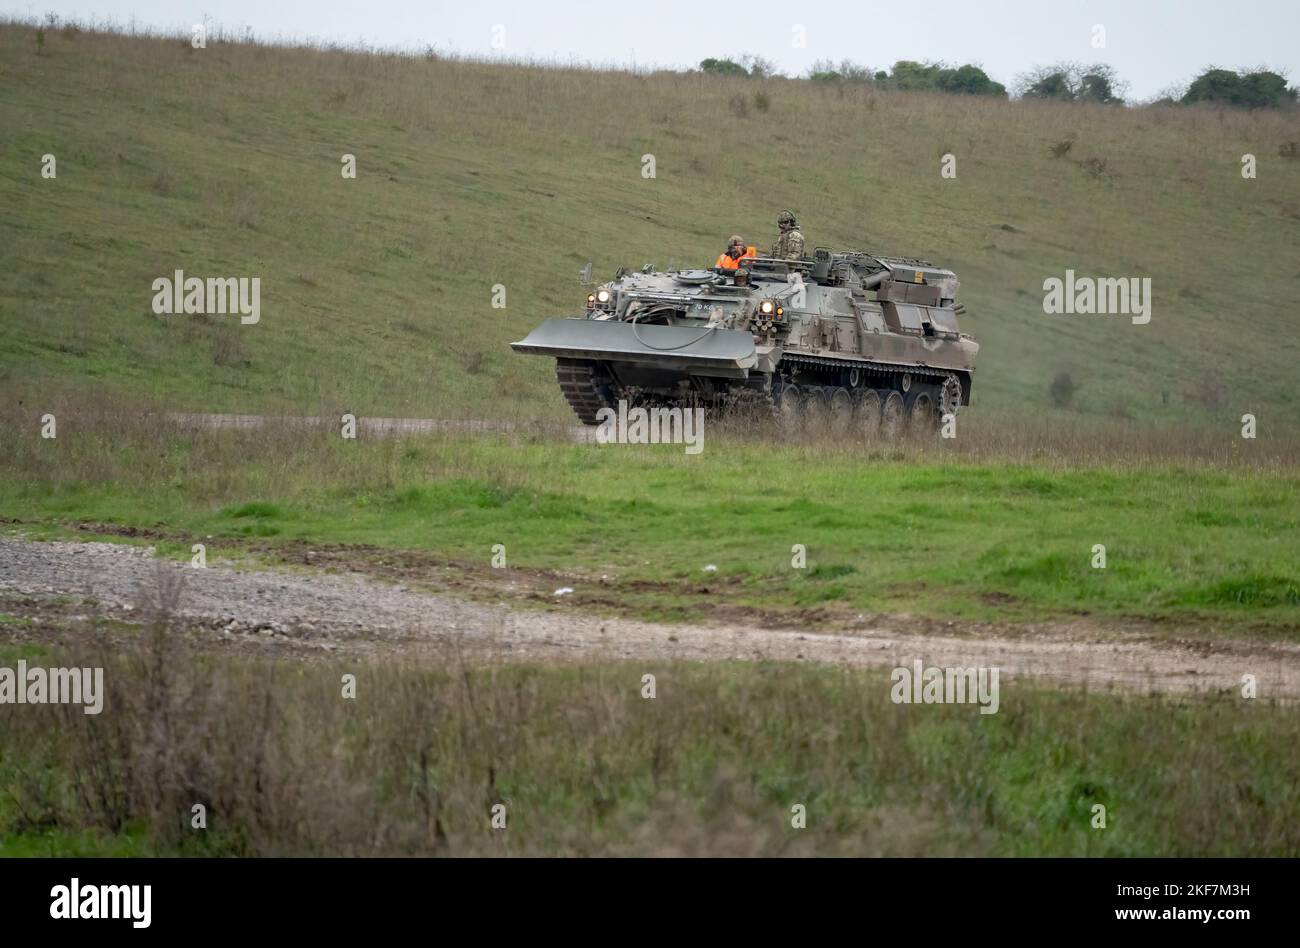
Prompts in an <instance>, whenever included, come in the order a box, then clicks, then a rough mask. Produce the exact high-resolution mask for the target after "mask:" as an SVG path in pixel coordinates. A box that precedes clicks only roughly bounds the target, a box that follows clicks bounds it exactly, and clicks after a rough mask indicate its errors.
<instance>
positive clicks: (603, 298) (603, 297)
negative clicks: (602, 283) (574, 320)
mask: <svg viewBox="0 0 1300 948" xmlns="http://www.w3.org/2000/svg"><path fill="white" fill-rule="evenodd" d="M596 302H597V303H608V302H609V290H597V291H596Z"/></svg>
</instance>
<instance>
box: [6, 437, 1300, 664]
mask: <svg viewBox="0 0 1300 948" xmlns="http://www.w3.org/2000/svg"><path fill="white" fill-rule="evenodd" d="M69 424H70V426H69V428H68V432H67V433H66V434H64V435H60V437H59V438H57V439H55V440H51V441H42V440H40V439H39V438H36V437H34V435H33V434H31V433H24V434H10V435H0V447H3V448H4V449H5V450H6V453H7V455H8V456H9V458H10V459H11V476H10V477H9V478H7V479H6V481H5V482H3V483H2V484H0V512H3V513H4V514H5V515H7V516H8V517H11V518H14V519H16V520H17V521H19V523H18V524H16V525H13V526H11V527H10V529H21V530H23V531H25V532H29V533H31V532H33V531H35V532H38V533H46V534H60V533H62V532H65V531H66V529H67V528H68V527H76V526H78V525H81V527H82V528H83V531H88V532H91V533H102V534H108V535H112V534H114V533H120V532H122V531H120V530H115V529H114V528H113V526H111V525H117V526H119V527H122V526H124V527H129V528H136V529H142V530H143V533H142V536H143V538H145V539H148V540H150V541H152V542H156V543H159V544H160V545H161V547H162V549H164V550H165V551H168V552H171V553H173V554H175V555H181V556H185V557H188V555H189V554H188V551H189V548H190V545H191V544H192V543H194V542H199V541H202V542H204V543H206V544H208V546H209V550H210V555H243V554H246V553H254V554H257V555H269V556H270V557H271V558H272V559H273V560H274V559H278V558H280V557H281V556H284V557H286V558H288V559H289V560H290V561H291V562H292V561H295V559H296V557H295V556H294V554H295V553H300V552H301V550H302V549H303V548H304V547H314V548H321V547H331V546H334V547H340V548H341V549H343V551H344V552H346V551H347V549H348V548H352V549H353V550H354V553H355V555H354V556H353V557H352V559H353V560H354V565H358V566H365V565H367V562H368V561H372V560H382V559H384V557H383V556H382V555H379V556H376V555H370V554H368V553H367V551H366V548H369V547H377V548H379V549H381V550H401V551H408V552H410V553H411V554H412V555H413V558H412V559H411V560H410V570H409V574H408V576H407V577H406V578H408V579H411V580H414V581H416V582H421V581H424V582H429V583H431V584H433V585H435V586H436V585H437V584H439V583H441V582H443V581H445V580H446V572H445V570H444V567H445V566H447V565H451V566H452V567H453V568H454V569H455V570H457V571H458V572H459V573H460V574H461V575H462V576H464V577H465V578H470V577H475V576H477V577H478V578H479V579H485V578H487V579H489V580H491V581H493V582H495V581H496V580H499V579H500V578H502V576H503V574H500V573H498V572H497V571H495V570H492V569H491V567H490V562H491V559H492V548H493V546H494V545H496V544H501V545H503V546H504V547H505V552H506V558H507V565H508V566H509V567H510V568H511V569H512V570H514V571H516V573H514V574H511V575H512V577H514V578H516V579H518V578H520V577H523V578H527V577H531V578H532V579H533V580H534V581H535V585H536V586H537V588H538V589H539V590H540V591H541V592H542V593H543V594H544V595H549V593H550V592H552V591H553V590H554V589H555V588H556V586H559V585H570V586H572V587H574V589H575V592H574V594H573V596H572V599H571V600H568V601H569V602H572V603H573V604H577V605H583V604H588V605H592V606H595V607H598V608H617V609H619V610H623V611H631V612H633V613H636V614H640V615H646V616H650V617H654V618H665V619H668V618H671V619H688V620H690V619H695V618H699V617H700V616H701V615H702V614H703V613H701V611H700V610H702V609H727V608H730V607H736V606H739V607H744V608H747V609H751V610H761V611H763V612H764V613H767V614H771V613H784V614H786V616H787V618H789V619H790V620H792V621H793V620H797V621H800V622H818V621H824V620H833V619H835V618H837V617H838V618H844V617H846V616H847V617H852V616H854V615H858V614H861V613H877V612H887V613H893V612H909V613H916V614H920V615H931V616H948V617H953V616H962V617H971V618H982V619H988V618H1001V619H1007V620H1025V619H1037V618H1043V617H1052V616H1076V617H1078V616H1095V617H1097V618H1111V619H1114V618H1119V617H1143V618H1148V619H1174V620H1179V621H1178V622H1177V623H1176V624H1175V625H1174V626H1173V628H1174V629H1176V630H1177V631H1178V632H1179V633H1180V634H1187V633H1188V632H1190V631H1191V630H1192V629H1193V628H1194V627H1198V626H1207V627H1213V628H1214V629H1215V630H1217V631H1216V634H1225V633H1226V632H1229V631H1231V632H1233V633H1236V634H1251V635H1254V634H1260V635H1267V636H1281V637H1285V638H1292V639H1295V638H1300V580H1298V579H1297V577H1300V547H1298V546H1297V545H1296V543H1295V542H1294V536H1295V531H1296V528H1297V525H1298V524H1300V477H1298V475H1297V474H1296V469H1295V467H1294V466H1293V465H1291V464H1258V463H1252V462H1250V461H1248V460H1244V459H1238V461H1237V462H1235V463H1225V464H1209V463H1206V462H1204V461H1199V462H1194V461H1181V462H1180V461H1177V460H1168V459H1166V460H1158V459H1149V460H1146V461H1142V462H1138V461H1135V460H1127V461H1120V462H1111V463H1106V464H1102V463H1095V462H1094V463H1085V462H1074V463H1062V462H1061V461H1059V460H1058V461H1057V462H1055V463H1051V462H1045V461H1042V460H1038V461H1033V460H1026V461H1011V460H995V459H988V458H975V459H972V458H969V457H963V456H962V455H960V454H957V453H948V452H946V451H945V449H944V446H943V445H941V444H939V445H936V444H910V443H909V444H904V445H895V446H883V445H882V446H877V447H875V448H873V449H870V450H867V449H863V448H857V447H845V446H842V445H836V444H834V443H827V442H826V441H822V440H813V441H809V442H808V443H805V444H803V445H801V446H797V447H784V448H780V447H777V446H775V445H772V444H770V443H759V444H748V443H745V442H744V441H742V440H739V439H737V438H736V437H735V436H734V435H729V434H726V433H723V434H721V435H717V436H716V438H715V440H712V441H710V440H708V439H707V438H706V441H705V447H704V450H703V452H702V453H701V454H699V455H695V456H690V455H687V454H685V452H684V451H683V449H682V447H681V446H673V445H660V446H635V445H622V446H619V445H608V446H599V445H595V444H570V443H564V442H563V441H560V440H555V439H552V438H551V437H548V436H546V435H545V434H544V433H537V434H534V435H530V436H521V435H497V436H492V437H483V436H468V435H457V434H443V435H427V436H420V437H410V438H405V439H400V440H365V439H362V440H359V441H356V442H350V441H343V440H342V439H341V438H339V437H338V434H337V432H335V431H334V430H333V429H329V428H326V429H302V428H268V429H261V430H253V431H237V430H199V431H195V430H192V429H189V430H187V429H184V428H181V427H179V426H176V427H168V426H167V425H166V424H165V423H163V422H154V423H148V424H147V423H142V422H139V421H134V420H133V421H130V422H128V423H126V424H123V425H120V426H117V427H114V426H105V427H104V428H103V429H101V430H95V431H89V432H87V431H80V430H78V429H76V428H75V427H71V423H69ZM33 431H34V429H33ZM706 431H707V429H706ZM972 437H976V435H972ZM159 445H165V447H164V448H162V449H161V450H160V449H159V447H158V446H159ZM87 525H88V526H87ZM796 544H800V545H802V546H803V547H804V548H805V550H806V561H805V564H804V566H805V568H802V569H799V568H793V567H792V562H793V557H794V554H793V548H794V546H795V545H796ZM1096 544H1102V545H1104V546H1105V548H1106V563H1105V568H1104V569H1099V568H1094V567H1093V565H1092V563H1093V560H1094V553H1093V547H1094V545H1096ZM347 559H348V558H347V557H345V561H346V560H347ZM372 565H373V564H372ZM708 565H713V566H716V567H717V569H716V572H714V571H710V572H707V573H706V572H705V569H704V568H705V567H706V566H708ZM548 582H553V585H551V586H549V588H548V587H547V586H546V583H548Z"/></svg>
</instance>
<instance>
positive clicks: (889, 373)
mask: <svg viewBox="0 0 1300 948" xmlns="http://www.w3.org/2000/svg"><path fill="white" fill-rule="evenodd" d="M781 364H782V365H786V364H790V365H794V366H804V367H806V368H809V369H812V370H814V371H821V372H827V371H833V370H837V369H858V370H859V371H860V372H861V373H862V374H863V387H864V388H872V387H876V386H878V385H879V384H880V382H883V381H885V380H893V379H898V380H901V379H902V378H903V376H908V375H910V376H912V378H913V379H915V380H916V381H917V382H921V383H922V384H924V385H935V386H938V388H939V390H940V391H943V388H944V384H945V383H946V381H947V380H948V379H949V378H953V379H956V380H957V384H958V385H961V399H960V402H961V405H962V406H965V405H968V404H970V389H969V387H968V385H969V380H968V382H967V384H966V385H963V384H962V383H961V380H960V379H961V374H960V373H959V372H957V371H955V370H953V369H944V368H938V367H935V366H927V365H898V364H896V363H893V362H875V361H872V360H869V359H836V358H834V357H830V356H809V355H798V354H794V355H792V354H789V353H787V354H786V355H785V356H784V357H783V358H782V359H781ZM873 376H874V377H875V380H876V381H875V382H874V383H872V382H869V381H868V379H870V378H871V377H873ZM822 384H823V385H825V384H827V383H825V382H823V383H822ZM831 387H834V386H833V385H831ZM886 387H890V388H892V387H893V386H892V385H888V386H886ZM900 388H901V386H900Z"/></svg>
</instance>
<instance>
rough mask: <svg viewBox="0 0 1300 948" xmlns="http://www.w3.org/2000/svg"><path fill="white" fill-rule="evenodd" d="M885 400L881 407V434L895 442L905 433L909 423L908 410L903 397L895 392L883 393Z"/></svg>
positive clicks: (882, 396)
mask: <svg viewBox="0 0 1300 948" xmlns="http://www.w3.org/2000/svg"><path fill="white" fill-rule="evenodd" d="M880 394H881V398H883V399H884V400H883V401H882V402H881V405H880V433H881V434H882V435H884V436H885V437H886V438H888V439H889V440H891V441H892V440H894V439H895V438H897V437H898V436H899V435H900V434H902V433H903V428H904V427H905V424H906V421H907V409H906V408H904V407H903V396H902V395H901V394H900V393H898V392H895V391H892V390H891V391H882V392H881V393H880Z"/></svg>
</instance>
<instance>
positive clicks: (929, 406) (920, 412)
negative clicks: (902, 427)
mask: <svg viewBox="0 0 1300 948" xmlns="http://www.w3.org/2000/svg"><path fill="white" fill-rule="evenodd" d="M938 421H939V415H938V413H937V412H936V411H935V410H934V399H933V398H931V397H930V393H929V392H917V393H916V394H915V395H913V396H912V404H911V406H910V407H909V408H908V412H907V427H908V429H909V430H910V431H912V433H913V434H918V435H923V434H926V433H928V432H930V431H932V430H934V428H935V426H936V424H937V423H938Z"/></svg>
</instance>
